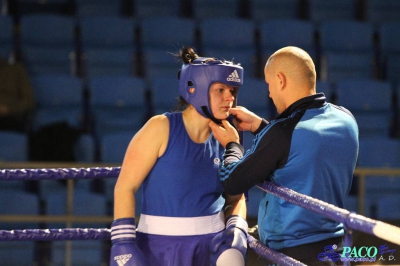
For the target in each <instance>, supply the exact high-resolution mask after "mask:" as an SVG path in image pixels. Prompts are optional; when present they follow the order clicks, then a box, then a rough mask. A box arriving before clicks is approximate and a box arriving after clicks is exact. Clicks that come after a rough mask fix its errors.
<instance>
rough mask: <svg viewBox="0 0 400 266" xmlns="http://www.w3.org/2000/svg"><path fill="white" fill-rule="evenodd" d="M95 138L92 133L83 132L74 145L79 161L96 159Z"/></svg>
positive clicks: (87, 161) (90, 161) (85, 161)
mask: <svg viewBox="0 0 400 266" xmlns="http://www.w3.org/2000/svg"><path fill="white" fill-rule="evenodd" d="M95 146H96V143H95V139H94V137H93V136H92V135H89V134H82V135H81V136H80V137H79V139H78V141H77V143H76V144H75V147H74V155H75V158H76V161H77V162H81V163H92V162H94V161H95Z"/></svg>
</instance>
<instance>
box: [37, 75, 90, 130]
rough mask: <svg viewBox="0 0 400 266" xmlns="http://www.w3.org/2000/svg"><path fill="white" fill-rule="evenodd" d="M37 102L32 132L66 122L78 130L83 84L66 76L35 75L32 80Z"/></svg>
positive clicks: (79, 80)
mask: <svg viewBox="0 0 400 266" xmlns="http://www.w3.org/2000/svg"><path fill="white" fill-rule="evenodd" d="M32 86H33V91H34V96H35V99H36V102H37V107H36V111H35V114H34V118H33V127H34V130H36V129H38V128H40V127H42V126H44V125H50V124H52V123H56V122H63V121H66V122H67V123H68V124H69V125H70V126H73V127H76V128H79V127H80V126H81V123H82V121H83V83H82V80H81V79H79V78H77V77H73V76H68V75H44V74H43V75H36V76H34V77H33V78H32Z"/></svg>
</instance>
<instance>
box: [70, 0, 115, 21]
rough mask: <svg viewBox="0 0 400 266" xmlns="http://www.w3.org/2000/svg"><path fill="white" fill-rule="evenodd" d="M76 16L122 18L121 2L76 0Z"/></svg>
mask: <svg viewBox="0 0 400 266" xmlns="http://www.w3.org/2000/svg"><path fill="white" fill-rule="evenodd" d="M75 9H76V12H75V13H76V15H77V16H78V17H86V16H103V15H108V16H110V15H112V16H122V1H113V0H107V1H104V0H102V1H93V0H76V1H75Z"/></svg>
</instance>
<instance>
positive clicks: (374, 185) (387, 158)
mask: <svg viewBox="0 0 400 266" xmlns="http://www.w3.org/2000/svg"><path fill="white" fill-rule="evenodd" d="M399 158H400V140H398V139H393V138H389V137H381V138H377V137H373V138H361V139H360V149H359V155H358V167H367V168H368V167H369V168H399V167H400V160H399ZM365 189H366V199H367V200H369V204H368V206H370V207H373V208H374V209H375V214H374V215H377V216H378V217H374V218H378V219H386V218H389V217H393V216H391V214H389V213H386V212H387V210H388V207H389V206H385V204H384V202H385V201H386V200H383V201H382V199H383V198H386V197H389V198H390V199H397V198H398V195H399V192H400V177H399V176H380V175H372V176H371V175H368V176H367V177H366V180H365ZM390 208H391V211H392V212H393V215H398V213H397V212H396V210H397V206H396V205H393V206H390ZM385 213H386V214H385Z"/></svg>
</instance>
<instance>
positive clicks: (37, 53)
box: [20, 14, 77, 75]
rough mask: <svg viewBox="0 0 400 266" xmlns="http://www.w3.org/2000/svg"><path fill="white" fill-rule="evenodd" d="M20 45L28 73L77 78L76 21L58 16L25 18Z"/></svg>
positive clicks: (21, 21)
mask: <svg viewBox="0 0 400 266" xmlns="http://www.w3.org/2000/svg"><path fill="white" fill-rule="evenodd" d="M20 45H21V52H22V57H23V60H24V62H25V63H26V65H27V70H28V73H30V74H33V75H35V74H44V73H48V74H50V73H60V74H69V75H71V74H72V75H75V74H77V73H76V71H77V64H76V39H75V21H74V18H73V17H70V16H64V15H58V14H29V15H25V16H22V17H21V19H20Z"/></svg>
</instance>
